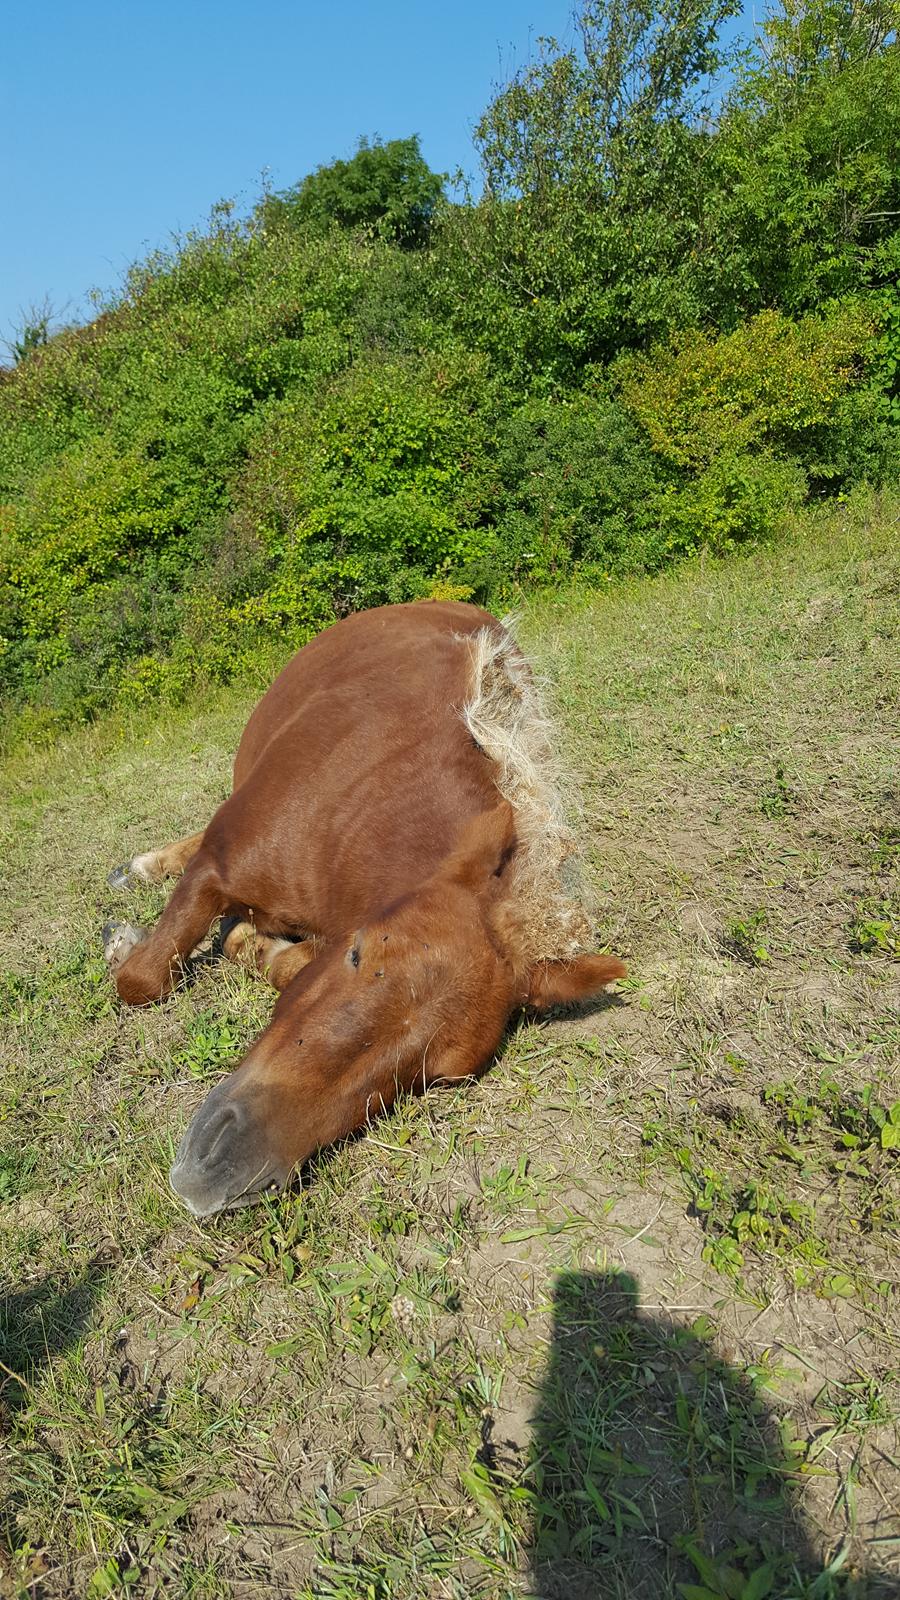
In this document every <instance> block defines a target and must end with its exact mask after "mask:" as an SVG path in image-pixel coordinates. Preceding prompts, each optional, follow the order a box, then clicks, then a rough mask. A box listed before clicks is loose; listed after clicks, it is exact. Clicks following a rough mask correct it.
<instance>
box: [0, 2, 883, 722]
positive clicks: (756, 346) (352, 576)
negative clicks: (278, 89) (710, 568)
mask: <svg viewBox="0 0 900 1600" xmlns="http://www.w3.org/2000/svg"><path fill="white" fill-rule="evenodd" d="M735 9H736V7H735V3H734V0H648V3H647V4H642V5H636V4H634V3H632V0H589V3H588V0H585V3H584V5H583V6H582V9H581V12H580V14H579V28H578V29H577V30H575V31H574V33H573V36H572V37H573V38H574V39H575V41H576V42H575V43H574V44H573V45H572V46H571V47H569V48H561V47H558V46H557V45H555V44H554V43H553V42H552V41H544V42H543V44H542V45H541V47H540V49H539V50H538V52H537V55H536V59H535V60H534V61H533V62H532V63H531V64H530V65H529V66H528V67H526V68H525V70H524V71H523V72H522V73H520V74H519V75H518V76H517V77H516V78H514V80H513V81H512V83H510V84H508V85H506V86H505V87H504V88H503V89H501V91H500V92H499V93H498V94H497V96H496V97H495V98H494V100H493V101H492V103H491V105H490V106H489V107H488V108H487V109H486V111H485V113H484V116H483V117H482V119H481V121H480V123H479V126H478V130H477V143H478V145H479V149H480V152H481V156H482V164H483V175H484V180H485V182H484V188H483V192H482V193H481V194H480V195H479V197H478V198H477V200H466V201H464V202H463V203H459V204H454V205H451V204H448V203H446V202H445V201H444V200H442V199H441V183H440V179H439V178H438V177H437V176H436V175H435V174H433V173H430V172H429V170H428V168H427V166H426V165H425V163H424V161H423V160H422V157H421V153H420V151H419V149H418V144H417V141H416V140H415V139H409V140H400V141H392V142H391V143H389V144H385V145H380V144H376V145H374V146H371V147H368V146H364V147H362V148H361V149H360V150H359V151H358V152H357V154H356V156H354V158H353V159H352V160H351V161H349V162H336V163H333V164H332V165H331V166H330V167H327V168H322V169H320V170H319V171H318V172H317V173H314V174H312V175H310V176H309V177H308V178H306V179H304V180H303V181H301V183H299V184H298V185H297V186H296V187H295V188H294V189H292V190H289V191H287V192H286V193H285V194H284V195H282V196H268V197H265V198H264V199H263V201H261V202H260V204H259V206H257V208H256V209H255V211H254V212H253V214H252V216H251V217H250V218H249V219H248V220H247V221H241V220H240V219H239V218H237V217H236V216H235V214H234V210H233V207H231V206H230V205H227V204H223V205H220V206H219V207H217V208H216V209H215V211H214V213H213V216H212V219H211V222H210V226H209V229H208V230H207V231H206V232H205V233H203V234H198V235H193V236H189V237H188V238H186V239H184V240H183V241H181V243H180V244H179V245H177V247H175V248H173V249H172V250H171V251H169V252H164V253H156V254H154V255H153V256H151V257H150V258H149V260H147V261H145V262H143V263H141V264H139V265H138V266H136V267H135V268H134V269H133V270H132V271H131V273H130V274H129V275H128V278H127V281H126V284H125V288H124V292H123V293H122V295H121V296H120V297H119V299H118V300H117V301H116V302H115V303H114V304H111V305H109V306H108V307H106V308H105V309H104V310H103V311H102V313H101V314H100V315H99V316H98V317H97V318H96V319H95V321H94V322H93V323H92V324H90V326H88V327H85V328H82V329H76V330H72V329H69V330H66V331H63V332H60V333H58V334H55V335H50V336H49V337H48V338H47V341H46V342H41V343H39V344H36V345H35V347H34V348H33V349H30V350H28V351H24V350H23V351H22V352H20V355H21V359H20V360H19V361H18V364H17V365H16V366H15V367H14V368H11V369H8V370H4V369H0V674H2V694H3V697H4V699H5V703H6V706H7V708H10V707H11V708H12V710H13V713H16V712H18V713H20V714H21V716H22V718H23V719H24V720H23V721H22V724H21V725H22V727H23V728H27V730H28V731H30V732H31V733H33V734H35V736H37V735H38V734H42V733H46V732H49V731H52V729H54V728H55V727H57V726H60V725H62V724H63V723H64V722H65V721H66V720H70V719H71V718H72V717H77V716H80V715H85V714H88V713H90V712H91V711H93V710H95V709H96V708H98V707H100V706H103V705H106V704H108V703H110V702H111V701H113V700H116V699H119V700H122V699H125V700H127V701H129V702H131V703H133V704H143V703H145V702H146V701H147V700H149V699H152V698H154V697H155V696H158V695H167V696H176V697H177V696H180V695H183V694H185V693H187V692H188V691H189V689H190V687H191V685H192V684H195V683H197V682H199V681H203V680H206V679H222V678H228V677H230V676H233V675H234V674H242V675H247V676H249V677H251V678H253V679H254V681H263V680H264V678H265V675H266V674H267V673H268V672H269V671H270V669H272V668H273V667H274V665H275V664H276V662H277V661H278V660H279V659H283V657H284V655H285V654H286V653H287V652H288V651H289V650H290V649H292V648H295V647H296V646H297V645H298V644H301V643H302V642H303V641H304V640H305V639H306V638H308V637H309V636H310V635H311V633H313V632H314V631H315V630H316V629H318V628H320V627H322V626H323V625H324V624H325V623H327V622H329V621H330V620H332V619H333V618H335V617H336V616H340V615H342V614H343V613H344V612H346V611H347V610H349V609H351V608H353V607H358V606H364V605H371V604H375V603H378V602H381V601H388V600H403V599H408V598H415V597H417V596H420V595H426V594H442V595H455V596H465V595H472V596H473V597H475V598H477V599H479V600H482V601H486V602H488V603H492V604H496V605H498V606H500V605H502V604H503V603H504V602H505V601H506V599H507V598H508V597H510V595H511V594H513V592H514V591H515V590H516V588H517V586H520V585H526V584H552V583H556V582H558V581H560V580H563V579H565V578H566V577H567V576H569V575H570V574H572V573H577V574H578V575H579V576H580V578H581V579H582V581H584V582H591V581H596V582H606V581H608V580H610V579H611V578H613V577H615V575H616V574H618V573H625V572H631V571H636V570H638V569H641V568H644V569H646V568H656V567H659V566H661V565H663V564H664V563H665V562H666V561H669V560H672V559H676V558H678V557H679V556H680V555H682V554H685V553H688V552H690V551H693V550H696V549H698V548H700V547H708V548H711V549H713V550H716V551H722V550H727V549H729V548H730V547H731V546H733V545H734V544H736V543H739V542H742V541H744V542H746V541H749V540H753V539H760V538H768V537H771V535H772V534H773V533H774V532H776V531H777V529H778V527H779V524H780V523H781V521H782V520H783V519H784V517H785V514H786V513H787V512H789V511H790V510H791V509H792V508H793V507H795V506H797V505H798V504H799V503H800V502H801V501H802V500H803V499H804V498H813V497H821V496H823V495H827V494H830V493H834V492H836V491H842V492H843V491H849V490H850V489H851V488H852V487H853V486H854V485H855V484H858V483H861V482H863V481H866V480H868V481H874V482H876V483H877V482H881V481H885V480H886V479H888V478H890V477H892V476H896V475H897V474H898V472H900V442H898V441H900V297H898V291H897V282H898V271H900V231H898V229H897V225H896V224H897V217H898V214H900V167H898V163H897V159H896V151H897V148H898V146H900V73H898V70H897V67H898V61H900V55H898V48H900V47H898V45H897V42H896V23H897V18H898V11H897V0H860V4H859V5H854V6H852V7H847V6H843V5H840V4H836V3H834V0H803V3H802V4H801V3H800V0H777V3H776V5H775V7H774V9H772V10H771V11H770V12H769V13H767V17H766V21H765V23H764V24H763V37H762V40H761V41H760V42H759V43H757V45H756V46H755V47H752V48H750V49H749V50H748V51H747V52H745V53H744V55H743V56H742V58H741V59H740V60H737V61H732V63H731V64H732V68H733V72H732V76H731V79H730V88H729V90H728V93H727V95H726V96H725V98H724V100H722V98H721V95H720V92H719V88H718V87H717V84H718V79H717V74H718V73H719V72H720V70H721V66H722V63H723V51H722V49H721V48H720V42H719V36H720V30H721V27H722V24H723V22H724V21H725V20H726V19H727V17H728V16H729V15H730V14H732V13H733V12H734V11H735ZM412 246H415V247H416V248H411V247H412Z"/></svg>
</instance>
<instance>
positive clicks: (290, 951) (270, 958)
mask: <svg viewBox="0 0 900 1600" xmlns="http://www.w3.org/2000/svg"><path fill="white" fill-rule="evenodd" d="M320 950H321V945H319V943H318V941H317V940H315V939H302V940H300V941H299V942H297V941H295V940H293V939H277V938H273V937H272V936H271V935H269V934H265V933H259V932H257V930H256V928H255V927H254V926H253V923H252V922H241V921H239V920H238V919H237V918H234V917H229V918H223V920H222V954H223V955H224V956H227V958H228V960H229V961H236V962H237V964H238V966H240V967H247V968H249V970H250V971H251V972H258V973H260V974H261V976H262V977H264V978H265V979H266V980H267V982H268V983H270V984H271V985H272V988H273V989H279V990H281V989H286V988H287V986H288V984H289V983H290V981H291V979H292V978H294V977H296V975H297V973H298V972H300V971H301V970H302V969H303V967H308V966H309V963H310V962H311V961H315V959H316V956H317V955H318V954H319V952H320Z"/></svg>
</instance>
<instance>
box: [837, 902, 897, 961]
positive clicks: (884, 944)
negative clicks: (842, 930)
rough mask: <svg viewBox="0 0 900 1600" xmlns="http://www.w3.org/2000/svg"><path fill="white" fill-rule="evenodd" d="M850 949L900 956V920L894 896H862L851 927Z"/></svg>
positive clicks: (859, 951) (892, 957) (894, 958)
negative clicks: (862, 898)
mask: <svg viewBox="0 0 900 1600" xmlns="http://www.w3.org/2000/svg"><path fill="white" fill-rule="evenodd" d="M848 931H849V935H850V949H851V950H852V951H853V952H854V953H855V954H856V955H869V956H871V955H883V956H889V957H890V958H891V959H892V960H897V959H898V958H900V921H898V917H897V909H896V906H895V904H894V902H893V900H892V899H876V898H875V897H873V896H870V897H869V898H867V899H865V900H859V901H857V904H856V912H855V915H854V918H853V921H852V922H851V923H850V927H849V930H848Z"/></svg>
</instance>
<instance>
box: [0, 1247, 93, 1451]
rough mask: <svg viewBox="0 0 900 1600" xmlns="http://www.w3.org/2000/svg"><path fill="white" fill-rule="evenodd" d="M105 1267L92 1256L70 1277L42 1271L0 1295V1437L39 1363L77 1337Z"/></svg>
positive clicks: (23, 1401)
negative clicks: (34, 1279) (22, 1286)
mask: <svg viewBox="0 0 900 1600" xmlns="http://www.w3.org/2000/svg"><path fill="white" fill-rule="evenodd" d="M109 1273H110V1265H109V1262H108V1261H105V1260H103V1259H102V1258H101V1257H100V1256H95V1257H94V1258H93V1260H91V1261H90V1262H89V1263H88V1265H87V1266H86V1267H85V1268H84V1270H83V1271H82V1273H81V1275H80V1276H79V1277H78V1278H77V1279H76V1281H75V1282H74V1283H72V1282H69V1281H67V1280H65V1279H63V1278H52V1277H47V1278H43V1279H41V1281H40V1282H39V1283H36V1284H32V1285H30V1286H29V1287H28V1288H27V1289H21V1290H19V1291H18V1292H17V1293H15V1294H10V1295H6V1294H4V1295H2V1296H0V1363H2V1364H0V1437H2V1435H3V1434H4V1433H6V1432H7V1430H8V1428H9V1426H10V1423H11V1422H12V1420H13V1418H14V1417H15V1414H16V1412H17V1411H19V1410H21V1409H22V1408H23V1407H24V1406H26V1405H27V1404H28V1400H29V1394H30V1391H31V1388H32V1385H33V1384H34V1382H35V1379H36V1378H38V1377H39V1376H40V1374H41V1372H42V1370H43V1369H44V1367H47V1366H49V1365H50V1363H51V1362H52V1361H53V1360H54V1359H55V1358H56V1357H57V1356H60V1355H62V1354H63V1352H64V1351H66V1350H68V1349H69V1348H70V1347H71V1346H72V1345H73V1344H76V1343H77V1342H78V1340H79V1339H80V1338H81V1335H82V1334H83V1332H84V1330H85V1328H86V1327H87V1324H88V1320H89V1318H90V1315H91V1312H92V1311H93V1308H94V1306H95V1304H96V1302H97V1300H98V1298H99V1296H100V1295H101V1294H102V1292H103V1288H104V1286H105V1284H106V1282H107V1279H108V1278H109Z"/></svg>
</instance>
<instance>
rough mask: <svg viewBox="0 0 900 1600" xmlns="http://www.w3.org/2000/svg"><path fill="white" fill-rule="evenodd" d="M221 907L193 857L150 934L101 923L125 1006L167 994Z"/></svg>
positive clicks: (209, 875)
mask: <svg viewBox="0 0 900 1600" xmlns="http://www.w3.org/2000/svg"><path fill="white" fill-rule="evenodd" d="M227 903H228V897H227V895H225V894H224V893H223V890H222V886H221V882H220V879H219V875H218V872H217V871H216V869H215V867H214V866H213V865H212V863H211V862H210V861H209V859H208V858H206V857H204V856H203V855H198V856H195V857H194V859H193V860H192V861H191V862H190V863H189V865H188V867H187V870H186V871H185V874H184V877H183V878H182V880H181V882H180V883H179V884H178V885H177V886H176V888H175V891H174V893H173V895H172V898H171V899H170V901H169V903H168V905H167V906H166V908H165V910H164V912H163V914H162V916H161V917H160V919H159V921H158V922H157V924H156V926H155V927H154V928H152V929H150V930H149V931H145V930H144V929H141V928H133V927H131V925H130V924H129V923H127V922H110V923H107V925H106V927H105V928H104V929H103V953H104V955H105V956H106V959H107V961H108V962H109V965H110V967H111V968H112V970H113V972H114V974H115V980H116V988H117V989H118V991H119V994H120V996H121V998H122V999H123V1000H124V1001H125V1002H126V1004H127V1005H131V1006H141V1005H146V1004H147V1003H148V1002H149V1001H151V1000H160V999H161V998H162V996H163V995H164V994H168V992H169V990H170V989H172V988H173V986H174V984H175V982H176V980H177V978H178V974H179V972H180V970H181V967H182V964H183V962H184V961H185V960H186V959H187V957H188V956H189V955H190V954H191V951H192V950H195V949H196V947H197V945H198V944H199V943H200V941H201V940H202V938H203V937H204V935H205V934H206V933H207V932H208V931H209V928H210V925H211V924H212V923H213V922H214V921H215V919H216V917H218V916H220V915H221V913H222V912H223V911H224V909H225V907H226V905H227Z"/></svg>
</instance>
